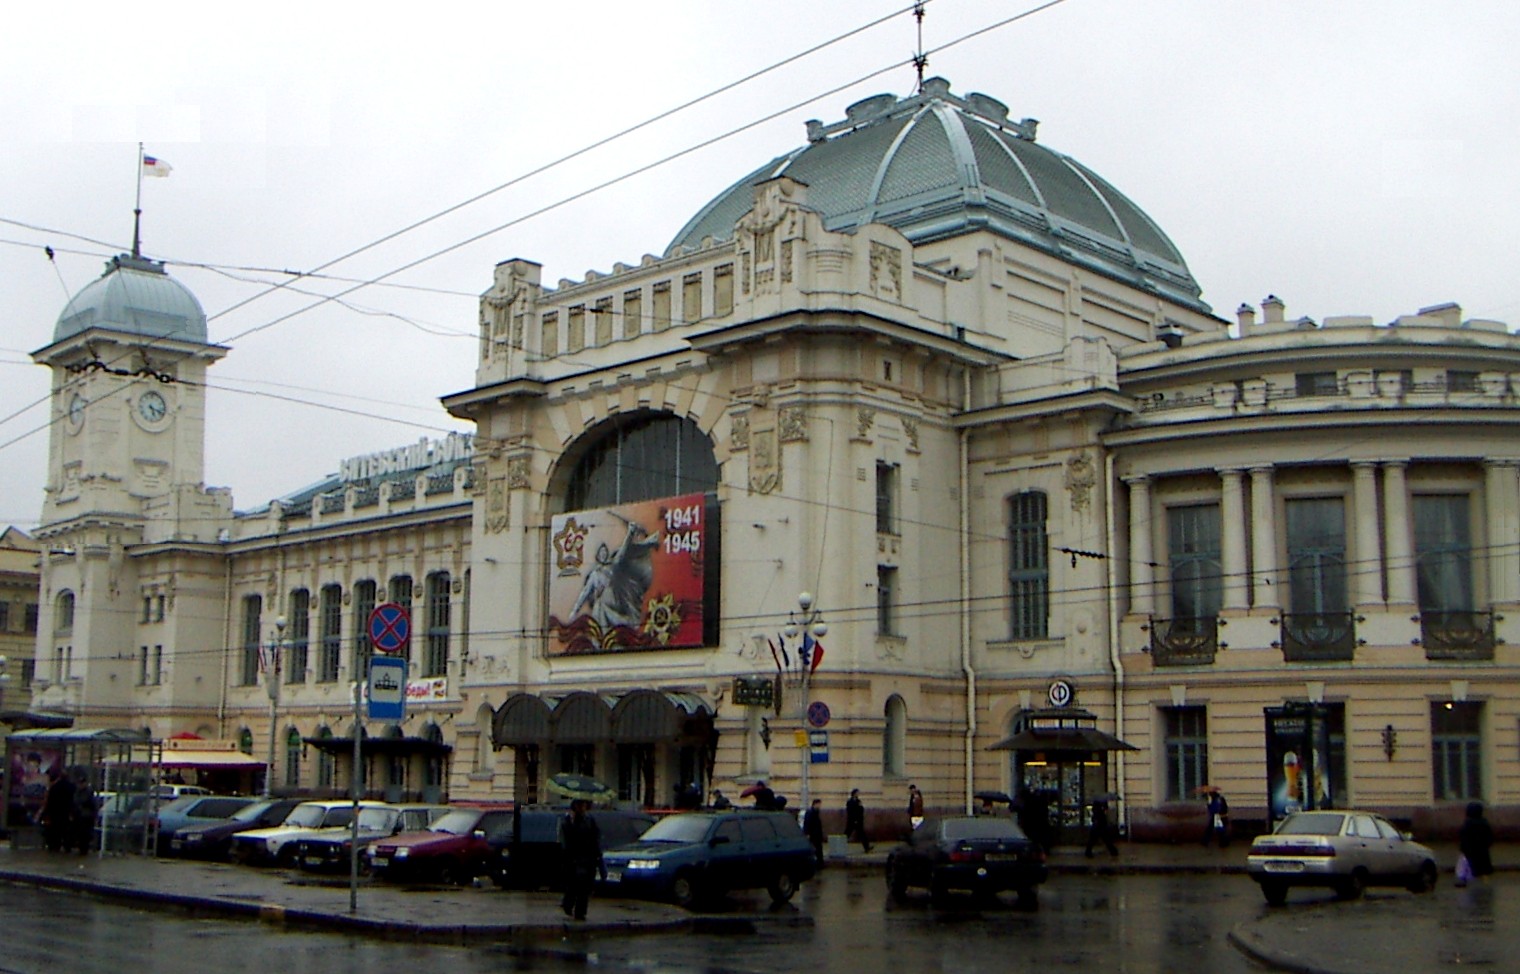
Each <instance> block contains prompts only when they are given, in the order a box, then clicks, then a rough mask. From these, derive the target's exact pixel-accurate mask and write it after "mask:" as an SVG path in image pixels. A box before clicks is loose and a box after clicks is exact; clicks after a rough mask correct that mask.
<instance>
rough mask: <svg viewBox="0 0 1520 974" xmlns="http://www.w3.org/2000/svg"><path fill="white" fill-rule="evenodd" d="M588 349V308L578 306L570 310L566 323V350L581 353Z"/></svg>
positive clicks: (581, 305)
mask: <svg viewBox="0 0 1520 974" xmlns="http://www.w3.org/2000/svg"><path fill="white" fill-rule="evenodd" d="M585 347H586V306H585V305H584V304H578V305H576V306H575V307H573V308H571V309H570V313H569V314H568V315H567V316H566V322H565V350H566V351H568V352H579V351H580V350H581V349H583V348H585Z"/></svg>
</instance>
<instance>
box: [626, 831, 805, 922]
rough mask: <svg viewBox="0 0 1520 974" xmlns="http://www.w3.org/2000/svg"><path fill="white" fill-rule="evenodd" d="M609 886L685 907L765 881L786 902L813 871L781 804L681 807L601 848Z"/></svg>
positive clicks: (777, 898) (779, 900)
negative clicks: (621, 842) (631, 838)
mask: <svg viewBox="0 0 1520 974" xmlns="http://www.w3.org/2000/svg"><path fill="white" fill-rule="evenodd" d="M602 859H603V861H604V863H605V864H606V867H607V876H606V879H605V881H604V882H603V887H604V888H605V889H606V890H607V891H608V892H614V893H625V894H629V895H634V896H646V897H653V898H658V899H671V900H674V901H675V902H676V903H678V904H680V905H681V906H685V907H690V906H693V905H695V904H696V903H698V902H700V901H701V900H703V899H705V898H707V897H709V896H714V895H717V894H720V893H725V892H728V891H730V890H738V889H767V890H769V891H770V894H771V899H772V900H774V901H775V902H777V903H785V902H786V901H787V900H789V899H791V898H792V894H794V893H796V892H797V888H798V887H799V886H800V885H801V884H802V883H804V882H806V881H807V880H809V879H811V878H812V876H813V874H814V873H815V872H816V871H817V864H816V862H815V861H814V859H813V847H812V845H811V844H810V843H809V842H808V840H807V837H806V836H804V835H803V834H802V829H801V828H799V827H798V825H797V820H796V819H795V818H794V817H792V816H791V815H788V814H785V813H783V812H762V811H756V810H754V809H732V810H730V811H725V812H681V813H679V814H676V815H671V816H668V817H666V818H663V819H661V820H660V821H658V822H656V823H655V824H654V825H652V826H650V827H649V830H648V831H646V832H645V833H644V834H643V835H641V836H640V837H639V839H638V841H636V842H633V843H630V844H629V845H626V846H622V847H620V848H615V849H612V850H611V851H608V852H606V853H605V854H604V855H603V856H602Z"/></svg>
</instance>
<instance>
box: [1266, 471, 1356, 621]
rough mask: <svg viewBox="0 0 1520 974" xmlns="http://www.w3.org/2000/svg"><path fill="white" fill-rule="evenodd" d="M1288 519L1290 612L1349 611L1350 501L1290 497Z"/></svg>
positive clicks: (1319, 613)
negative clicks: (1347, 559)
mask: <svg viewBox="0 0 1520 974" xmlns="http://www.w3.org/2000/svg"><path fill="white" fill-rule="evenodd" d="M1283 509H1284V512H1285V515H1286V520H1287V541H1288V605H1289V611H1290V612H1292V613H1294V614H1303V615H1319V616H1323V615H1327V614H1334V613H1343V612H1346V611H1347V609H1348V607H1349V606H1350V600H1349V598H1348V595H1347V591H1346V502H1345V499H1344V498H1340V497H1312V498H1311V497H1305V498H1290V499H1289V500H1288V501H1287V502H1286V504H1284V506H1283Z"/></svg>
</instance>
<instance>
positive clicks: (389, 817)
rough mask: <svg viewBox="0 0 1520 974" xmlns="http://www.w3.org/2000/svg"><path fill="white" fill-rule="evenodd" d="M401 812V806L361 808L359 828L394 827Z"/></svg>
mask: <svg viewBox="0 0 1520 974" xmlns="http://www.w3.org/2000/svg"><path fill="white" fill-rule="evenodd" d="M400 814H401V809H399V808H361V809H359V828H361V829H374V830H384V829H389V828H392V827H394V826H395V824H396V818H397V816H399V815H400Z"/></svg>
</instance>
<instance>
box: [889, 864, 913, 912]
mask: <svg viewBox="0 0 1520 974" xmlns="http://www.w3.org/2000/svg"><path fill="white" fill-rule="evenodd" d="M887 892H889V893H891V894H892V898H893V899H894V900H897V901H898V902H899V903H901V902H902V901H903V900H905V899H907V898H908V877H907V876H906V875H904V874H903V869H902V867H901V866H899V865H898V864H897V863H896V862H888V863H887Z"/></svg>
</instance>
